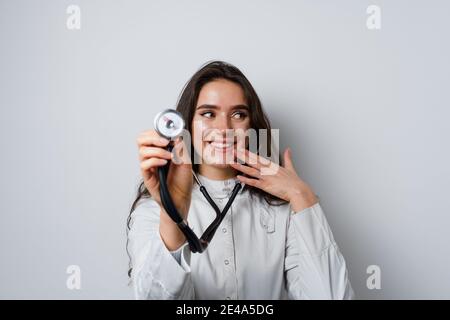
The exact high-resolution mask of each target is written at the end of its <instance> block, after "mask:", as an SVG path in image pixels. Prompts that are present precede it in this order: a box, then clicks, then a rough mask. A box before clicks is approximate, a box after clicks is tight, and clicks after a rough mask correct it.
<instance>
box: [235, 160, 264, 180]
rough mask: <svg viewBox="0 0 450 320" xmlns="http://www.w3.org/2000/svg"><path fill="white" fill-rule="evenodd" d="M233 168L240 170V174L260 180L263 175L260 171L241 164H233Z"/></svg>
mask: <svg viewBox="0 0 450 320" xmlns="http://www.w3.org/2000/svg"><path fill="white" fill-rule="evenodd" d="M231 166H232V167H233V168H234V169H236V170H239V171H240V172H243V173H245V174H247V175H249V176H252V177H255V178H260V176H261V174H260V171H259V170H258V169H255V168H252V167H248V166H244V165H242V164H240V163H232V164H231Z"/></svg>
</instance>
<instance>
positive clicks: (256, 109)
mask: <svg viewBox="0 0 450 320" xmlns="http://www.w3.org/2000/svg"><path fill="white" fill-rule="evenodd" d="M219 79H225V80H229V81H232V82H234V83H236V84H238V85H240V86H241V88H242V90H243V91H244V97H245V99H246V102H247V104H248V106H249V117H250V128H253V129H255V130H256V131H257V132H258V130H259V129H266V130H267V140H268V141H267V145H268V148H267V149H268V150H269V152H270V150H271V147H270V146H271V134H270V129H271V127H270V122H269V119H268V118H267V116H266V114H265V112H264V111H263V108H262V104H261V101H260V100H259V97H258V95H257V94H256V91H255V89H254V88H253V86H252V85H251V83H250V81H248V79H247V78H246V77H245V75H244V74H243V73H242V72H241V71H240V70H239V69H238V68H237V67H235V66H233V65H232V64H230V63H227V62H223V61H210V62H208V63H206V64H204V65H203V66H202V67H201V68H200V69H199V70H198V71H197V72H196V73H195V74H194V75H193V76H192V77H191V79H189V81H188V82H187V83H186V85H185V86H184V88H183V90H182V91H181V94H180V96H179V98H178V102H177V108H176V110H177V111H178V112H180V113H181V114H182V115H183V118H184V120H185V122H186V129H187V130H188V131H189V132H190V133H191V134H192V119H193V118H194V114H195V107H196V104H197V100H198V96H199V94H200V90H201V89H202V87H203V86H204V85H205V84H206V83H208V82H211V81H214V80H219ZM259 146H260V141H259V137H258V141H257V149H258V150H259ZM192 148H193V147H192V146H191V149H192ZM193 156H194V153H193V152H191V157H193ZM271 156H272V155H271ZM277 157H278V160H281V158H280V155H279V152H278V155H277ZM192 163H193V169H194V172H198V164H194V159H192ZM279 163H281V162H280V161H279ZM244 188H247V189H248V190H249V192H250V194H251V195H252V196H253V195H260V196H262V197H263V198H264V199H265V201H267V203H269V204H270V205H282V204H284V203H286V201H284V200H282V199H280V198H277V197H275V196H273V195H271V194H269V193H266V192H264V191H263V190H261V189H258V188H255V187H252V186H249V185H245V186H244ZM149 197H150V194H149V192H148V190H147V188H146V187H145V185H144V181H141V183H140V184H139V187H138V190H137V195H136V199H135V200H134V201H133V204H132V205H131V209H130V214H129V216H128V219H127V228H128V229H129V228H130V221H131V214H132V213H133V211H134V209H135V208H136V205H137V203H138V202H139V200H140V199H142V198H149Z"/></svg>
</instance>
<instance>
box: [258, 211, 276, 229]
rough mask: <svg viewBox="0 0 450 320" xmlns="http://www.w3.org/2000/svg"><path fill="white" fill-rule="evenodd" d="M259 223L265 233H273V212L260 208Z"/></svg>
mask: <svg viewBox="0 0 450 320" xmlns="http://www.w3.org/2000/svg"><path fill="white" fill-rule="evenodd" d="M260 212H261V216H260V222H261V226H262V227H263V228H264V229H265V230H266V232H267V233H273V232H275V214H274V212H273V210H271V209H270V208H268V207H266V206H261V211H260Z"/></svg>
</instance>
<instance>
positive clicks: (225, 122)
mask: <svg viewBox="0 0 450 320" xmlns="http://www.w3.org/2000/svg"><path fill="white" fill-rule="evenodd" d="M215 127H216V128H217V129H220V130H226V129H232V128H231V121H230V119H229V118H228V117H227V116H226V115H223V114H221V115H220V116H218V117H216V123H215Z"/></svg>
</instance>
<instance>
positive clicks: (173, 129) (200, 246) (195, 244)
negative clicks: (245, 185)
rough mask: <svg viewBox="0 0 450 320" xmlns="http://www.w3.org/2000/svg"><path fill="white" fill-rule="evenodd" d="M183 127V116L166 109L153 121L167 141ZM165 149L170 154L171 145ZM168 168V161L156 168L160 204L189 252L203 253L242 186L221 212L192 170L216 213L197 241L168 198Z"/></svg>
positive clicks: (235, 188) (235, 189)
mask: <svg viewBox="0 0 450 320" xmlns="http://www.w3.org/2000/svg"><path fill="white" fill-rule="evenodd" d="M184 126H185V122H184V119H183V116H182V115H181V114H180V113H179V112H177V111H175V110H173V109H166V110H164V111H161V112H160V113H158V114H157V115H156V117H155V121H154V127H155V130H156V132H158V134H159V135H160V136H162V137H164V138H166V139H168V140H169V141H174V140H175V139H176V138H177V137H178V136H180V135H181V134H182V133H183V129H184ZM166 149H167V150H168V151H170V152H171V151H172V149H173V144H171V143H169V145H168V146H167V147H166ZM169 167H170V161H168V162H167V164H165V165H164V166H162V167H159V168H158V177H159V192H160V196H161V203H162V205H163V207H164V209H165V210H166V212H167V214H168V215H169V216H170V218H171V219H172V220H173V221H174V222H175V223H176V224H177V226H178V228H180V230H181V232H183V234H184V235H185V237H186V239H187V241H188V243H189V248H190V249H191V252H194V253H197V252H198V253H202V252H203V251H205V249H206V248H207V247H208V244H209V243H210V242H211V240H212V238H213V237H214V234H215V232H216V230H217V228H218V227H219V225H220V223H221V222H222V220H223V218H224V217H225V215H226V214H227V211H228V210H229V208H230V207H231V204H232V203H233V201H234V199H235V198H236V195H237V194H238V192H239V190H240V189H241V188H242V185H241V184H240V183H239V182H238V183H236V185H235V186H234V188H233V191H232V193H231V196H230V199H229V200H228V202H227V203H226V205H225V207H224V209H223V210H222V211H221V210H220V209H219V207H218V206H217V205H216V203H215V202H214V200H213V199H212V198H211V197H210V196H209V194H208V191H207V190H206V188H205V186H204V185H203V184H202V183H201V182H200V180H199V179H198V177H197V175H196V174H195V172H194V170H192V174H193V176H194V178H195V180H196V181H197V183H198V185H199V186H200V191H201V193H202V194H203V196H204V197H205V198H206V200H207V201H208V202H209V204H210V205H211V206H212V207H213V209H214V211H215V212H216V218H215V219H214V221H213V222H212V223H211V224H210V225H209V226H208V228H207V229H206V230H205V232H204V233H203V235H202V236H201V238H200V239H199V238H198V237H197V236H196V234H195V233H194V231H192V229H191V228H190V227H189V226H188V223H187V221H185V220H184V219H183V218H182V216H181V215H180V213H179V212H178V210H177V208H176V207H175V205H174V203H173V200H172V197H171V196H170V193H169V189H168V187H167V174H168V172H169Z"/></svg>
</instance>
